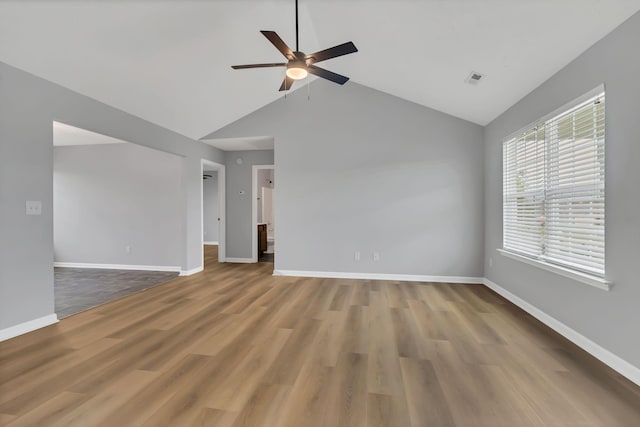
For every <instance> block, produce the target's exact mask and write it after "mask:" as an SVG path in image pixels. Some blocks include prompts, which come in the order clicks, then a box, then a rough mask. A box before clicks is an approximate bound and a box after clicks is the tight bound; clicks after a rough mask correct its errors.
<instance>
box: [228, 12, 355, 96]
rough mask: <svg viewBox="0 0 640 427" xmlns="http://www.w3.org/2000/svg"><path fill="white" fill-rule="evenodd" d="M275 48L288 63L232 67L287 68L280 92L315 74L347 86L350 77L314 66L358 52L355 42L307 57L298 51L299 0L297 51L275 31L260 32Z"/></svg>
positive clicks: (236, 68) (238, 68)
mask: <svg viewBox="0 0 640 427" xmlns="http://www.w3.org/2000/svg"><path fill="white" fill-rule="evenodd" d="M260 32H261V33H262V34H263V35H264V36H265V37H266V38H267V39H268V40H269V41H270V42H271V43H272V44H273V45H274V46H275V47H276V49H278V50H279V51H280V53H282V54H283V55H284V56H285V58H287V60H288V61H287V62H275V63H269V64H248V65H232V66H231V68H233V69H234V70H240V69H245V68H271V67H286V68H287V70H286V76H285V78H284V81H283V82H282V85H280V91H283V90H288V89H290V88H291V85H292V84H293V82H294V81H295V80H300V79H304V78H305V77H307V75H308V74H313V75H316V76H318V77H322V78H323V79H327V80H331V81H332V82H334V83H338V84H339V85H343V84H345V83H346V82H347V81H348V80H349V77H345V76H342V75H340V74H336V73H334V72H332V71H329V70H325V69H324V68H320V67H316V66H315V65H314V64H316V63H318V62H321V61H326V60H327V59H331V58H337V57H338V56H343V55H348V54H350V53H355V52H357V51H358V49H357V48H356V45H354V44H353V42H347V43H343V44H340V45H337V46H334V47H330V48H329V49H324V50H321V51H319V52H316V53H312V54H309V55H305V53H304V52H300V50H299V49H298V0H296V50H295V51H292V50H291V49H290V48H289V46H287V44H286V43H285V42H284V41H282V39H281V38H280V36H278V34H276V32H275V31H260Z"/></svg>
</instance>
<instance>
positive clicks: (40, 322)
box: [0, 313, 58, 342]
mask: <svg viewBox="0 0 640 427" xmlns="http://www.w3.org/2000/svg"><path fill="white" fill-rule="evenodd" d="M54 323H58V316H57V315H56V314H55V313H53V314H49V315H48V316H43V317H39V318H37V319H33V320H29V321H27V322H23V323H19V324H17V325H14V326H10V327H8V328H5V329H2V330H0V342H2V341H6V340H8V339H11V338H14V337H17V336H18V335H22V334H26V333H27V332H31V331H35V330H36V329H40V328H44V327H45V326H49V325H53V324H54Z"/></svg>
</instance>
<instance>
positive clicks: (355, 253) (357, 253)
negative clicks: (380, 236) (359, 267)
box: [353, 251, 360, 261]
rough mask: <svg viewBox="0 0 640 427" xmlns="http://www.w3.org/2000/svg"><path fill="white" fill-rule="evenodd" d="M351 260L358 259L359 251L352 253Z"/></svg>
mask: <svg viewBox="0 0 640 427" xmlns="http://www.w3.org/2000/svg"><path fill="white" fill-rule="evenodd" d="M353 260H354V261H360V251H355V252H354V253H353Z"/></svg>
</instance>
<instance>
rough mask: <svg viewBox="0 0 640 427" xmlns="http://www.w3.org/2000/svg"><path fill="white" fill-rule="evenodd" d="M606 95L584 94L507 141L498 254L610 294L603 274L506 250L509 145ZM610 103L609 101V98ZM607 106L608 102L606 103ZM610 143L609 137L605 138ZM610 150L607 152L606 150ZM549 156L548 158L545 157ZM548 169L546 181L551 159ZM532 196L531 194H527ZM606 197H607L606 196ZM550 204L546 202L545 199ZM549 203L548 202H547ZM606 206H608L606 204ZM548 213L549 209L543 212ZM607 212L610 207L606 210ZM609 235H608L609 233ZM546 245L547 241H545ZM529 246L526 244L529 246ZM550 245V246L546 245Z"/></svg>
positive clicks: (595, 91) (594, 91)
mask: <svg viewBox="0 0 640 427" xmlns="http://www.w3.org/2000/svg"><path fill="white" fill-rule="evenodd" d="M604 93H605V86H604V84H601V85H599V86H598V87H596V88H594V89H592V90H590V91H589V92H587V93H585V94H583V95H582V96H580V97H578V98H576V99H574V100H572V101H571V102H568V103H567V104H565V105H563V106H561V107H560V108H557V109H556V110H554V111H552V112H551V113H549V114H546V115H545V116H543V117H541V118H540V119H538V120H536V121H534V122H533V123H530V124H528V125H527V126H524V127H522V128H521V129H519V130H518V131H516V132H513V133H511V134H510V135H508V136H507V137H505V138H504V139H503V141H502V158H503V170H502V180H503V181H502V191H503V194H502V203H503V205H502V248H500V249H498V252H499V253H500V254H501V255H503V256H505V257H508V258H510V259H514V260H517V261H521V262H524V263H526V264H530V265H533V266H536V267H538V268H541V269H544V270H547V271H551V272H554V273H556V274H559V275H562V276H564V277H568V278H571V279H574V280H576V281H579V282H582V283H586V284H588V285H591V286H595V287H597V288H599V289H603V290H610V288H611V286H612V285H613V283H612V282H610V281H608V280H606V278H605V277H606V276H605V274H604V273H603V274H602V275H600V274H597V273H595V272H592V271H589V270H588V269H584V268H580V267H577V268H571V267H570V266H568V265H562V264H557V263H554V262H548V261H546V260H545V255H544V254H538V255H532V254H530V253H526V252H521V251H518V250H517V248H506V247H505V241H506V239H505V234H506V233H505V225H506V216H505V214H506V213H507V212H505V202H506V199H507V197H509V196H507V195H506V193H505V192H506V184H507V181H506V179H507V177H506V176H505V173H506V169H505V168H506V162H505V155H506V154H505V151H504V150H505V147H506V143H507V142H509V141H511V140H513V139H520V138H522V137H523V135H524V134H526V133H527V132H532V131H536V130H535V129H537V128H539V127H541V126H542V127H544V126H545V125H547V124H548V122H549V121H550V120H551V119H555V118H557V117H559V116H562V115H563V114H566V113H568V112H569V111H570V110H572V109H574V108H576V107H578V106H580V104H584V103H585V102H586V101H589V100H590V99H592V98H594V97H597V96H598V95H600V94H604ZM605 99H606V98H605ZM605 102H606V101H605ZM605 115H606V106H605ZM604 127H605V135H606V119H605V124H604ZM605 139H606V137H605ZM547 143H548V139H546V136H545V142H544V151H545V153H546V150H547V148H548V147H547ZM605 150H606V148H605ZM545 155H546V154H545ZM544 163H545V164H544V166H543V169H544V171H543V174H544V175H545V180H546V175H547V174H548V170H547V168H548V164H547V159H545V161H544ZM605 175H606V171H605ZM547 190H548V188H547V185H546V183H545V184H544V189H543V193H546V191H547ZM527 194H528V193H527ZM605 197H606V196H605ZM545 200H546V198H545ZM544 203H546V201H545V202H544ZM605 203H606V202H605ZM543 209H544V210H545V211H546V208H543ZM605 211H606V207H605ZM604 227H605V230H606V215H605V224H604ZM605 234H606V231H605ZM545 242H546V241H545ZM525 244H526V243H525ZM543 244H546V243H543Z"/></svg>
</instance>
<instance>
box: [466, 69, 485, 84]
mask: <svg viewBox="0 0 640 427" xmlns="http://www.w3.org/2000/svg"><path fill="white" fill-rule="evenodd" d="M482 79H484V74H481V73H478V72H475V71H472V72H471V74H469V77H467V78H466V80H465V82H466V83H469V84H470V85H474V86H475V85H477V84H478V83H480V81H481V80H482Z"/></svg>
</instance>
